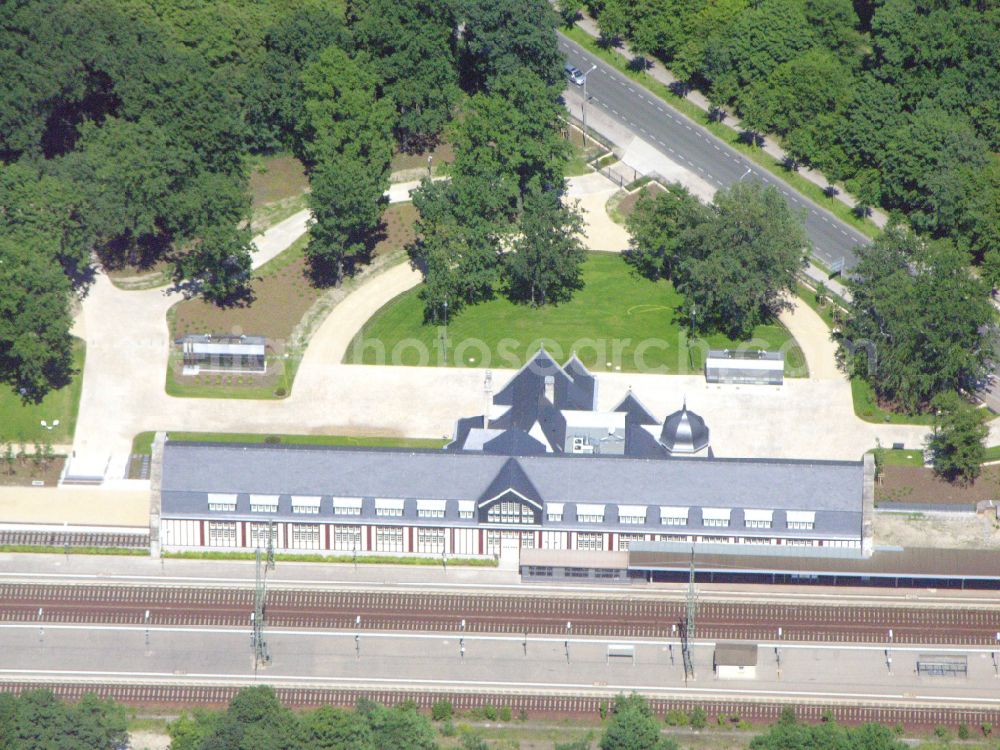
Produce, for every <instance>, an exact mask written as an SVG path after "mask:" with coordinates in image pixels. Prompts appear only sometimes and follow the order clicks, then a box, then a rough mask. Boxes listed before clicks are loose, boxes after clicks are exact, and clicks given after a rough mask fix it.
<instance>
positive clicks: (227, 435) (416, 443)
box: [132, 432, 448, 456]
mask: <svg viewBox="0 0 1000 750" xmlns="http://www.w3.org/2000/svg"><path fill="white" fill-rule="evenodd" d="M154 436H155V433H153V432H140V433H139V434H138V435H136V436H135V437H134V438H133V439H132V453H135V454H138V455H142V456H149V455H151V454H152V452H153V437H154ZM167 436H168V437H169V438H170V439H171V440H182V441H185V442H190V443H249V444H251V445H256V444H258V443H269V444H275V445H350V446H355V447H358V448H443V447H444V446H445V444H446V443H447V442H448V441H447V440H441V439H438V438H402V437H384V436H377V435H376V436H365V435H362V436H357V435H261V434H259V433H249V432H168V433H167Z"/></svg>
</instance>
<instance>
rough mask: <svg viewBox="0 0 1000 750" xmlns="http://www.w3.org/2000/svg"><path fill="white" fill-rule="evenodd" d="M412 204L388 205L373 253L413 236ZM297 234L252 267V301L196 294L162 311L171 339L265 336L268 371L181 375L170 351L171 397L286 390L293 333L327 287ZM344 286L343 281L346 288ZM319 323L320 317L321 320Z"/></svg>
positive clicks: (387, 251)
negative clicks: (315, 280) (312, 275)
mask: <svg viewBox="0 0 1000 750" xmlns="http://www.w3.org/2000/svg"><path fill="white" fill-rule="evenodd" d="M415 218H416V209H415V208H414V207H413V206H412V204H409V203H397V204H394V205H392V206H389V207H388V208H387V209H386V211H385V214H384V222H385V232H386V235H385V239H383V240H382V241H381V242H380V243H379V244H378V245H377V246H376V248H375V257H376V258H379V257H382V256H388V255H392V254H395V253H399V252H401V250H402V248H403V247H404V246H405V245H406V244H407V243H408V242H410V241H411V240H412V239H413V236H414V235H413V222H414V220H415ZM308 241H309V240H308V236H303V237H300V238H299V239H298V240H297V241H296V242H295V243H293V244H292V246H291V247H289V248H288V249H287V250H285V251H284V252H283V253H281V255H279V256H277V257H276V258H274V259H272V260H271V261H270V262H268V263H266V264H265V265H263V266H262V267H261V268H259V269H258V270H257V271H256V272H255V275H256V278H255V279H254V281H253V284H252V288H253V294H254V301H253V302H252V303H251V304H250V305H247V306H245V307H229V308H220V307H216V306H215V305H212V304H210V303H207V302H204V301H203V300H200V299H189V300H184V301H182V302H179V303H177V304H176V305H174V306H173V307H172V308H170V311H169V312H168V313H167V321H168V325H169V327H170V338H171V340H172V341H174V340H176V339H178V338H180V337H181V336H184V335H185V334H188V333H216V334H221V333H233V334H237V335H239V334H247V335H256V336H264V337H265V338H266V339H267V344H268V348H267V354H268V371H269V374H267V375H237V374H232V375H230V374H223V373H202V374H200V375H194V376H191V375H188V376H185V375H182V374H181V372H180V364H179V361H178V360H179V356H180V355H179V352H178V351H176V348H175V350H174V351H173V352H172V354H171V364H170V366H169V367H168V369H167V381H166V390H167V393H168V394H170V395H171V396H182V397H206V398H283V397H285V396H287V395H288V394H289V393H291V389H292V383H293V381H294V379H295V370H296V368H297V365H298V361H299V356H298V355H299V354H300V352H297V351H295V347H294V345H293V344H292V343H291V342H292V340H293V339H294V336H293V333H294V332H295V331H296V328H297V327H298V326H299V325H300V323H301V322H302V321H303V319H304V318H306V317H309V315H310V313H311V311H312V310H313V308H314V305H316V304H317V303H319V301H320V299H321V298H322V297H324V296H325V295H328V293H329V292H330V290H328V289H324V288H319V287H316V286H314V285H313V284H312V282H311V280H310V279H309V275H308V263H307V261H306V256H305V248H306V244H307V243H308ZM346 286H347V285H346V284H345V287H346ZM318 322H322V320H321V319H320V320H319V321H318ZM286 355H287V356H286Z"/></svg>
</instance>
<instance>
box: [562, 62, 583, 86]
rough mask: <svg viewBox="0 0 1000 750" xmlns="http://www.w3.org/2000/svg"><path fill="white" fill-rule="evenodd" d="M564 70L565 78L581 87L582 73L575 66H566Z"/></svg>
mask: <svg viewBox="0 0 1000 750" xmlns="http://www.w3.org/2000/svg"><path fill="white" fill-rule="evenodd" d="M564 70H565V71H566V77H567V78H568V79H569V80H570V81H571V82H572V83H575V84H576V85H577V86H582V85H583V73H582V72H581V70H580V69H579V68H578V67H576V66H575V65H568V64H567V65H566V67H565V68H564Z"/></svg>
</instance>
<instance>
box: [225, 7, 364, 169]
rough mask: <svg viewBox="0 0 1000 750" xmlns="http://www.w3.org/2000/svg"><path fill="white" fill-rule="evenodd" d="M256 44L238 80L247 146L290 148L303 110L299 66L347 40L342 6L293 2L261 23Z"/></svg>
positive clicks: (304, 66)
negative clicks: (259, 48) (256, 52)
mask: <svg viewBox="0 0 1000 750" xmlns="http://www.w3.org/2000/svg"><path fill="white" fill-rule="evenodd" d="M262 45H263V50H264V53H263V55H261V56H260V57H259V58H258V59H257V60H256V62H255V64H254V68H253V70H251V71H250V73H249V75H248V76H247V80H246V83H245V86H244V90H245V94H244V101H245V107H246V119H247V124H248V126H249V130H250V133H249V135H248V138H249V140H250V146H251V148H252V149H253V150H256V151H262V152H270V151H275V150H277V149H282V148H284V149H291V148H292V147H293V145H294V142H295V133H296V130H297V123H298V121H299V119H301V117H302V111H303V108H302V101H303V98H304V97H303V95H302V81H301V77H302V72H303V71H304V70H305V68H306V67H307V66H308V65H309V64H310V63H312V62H313V61H314V60H315V59H316V58H317V57H318V56H319V54H320V53H321V52H322V51H323V50H325V49H326V48H327V47H330V46H333V45H336V46H338V47H342V48H344V49H347V48H348V47H349V46H350V44H349V35H348V33H347V31H346V29H345V28H344V21H343V10H342V8H341V7H340V6H339V5H337V4H333V3H329V2H326V0H305V1H304V2H298V3H294V4H292V5H291V6H290V7H288V8H287V9H285V10H284V12H281V13H280V15H278V17H277V18H275V19H274V20H273V21H272V22H271V23H270V24H269V25H268V26H267V28H266V29H265V30H264V35H263V41H262Z"/></svg>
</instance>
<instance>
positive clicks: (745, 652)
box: [712, 643, 757, 680]
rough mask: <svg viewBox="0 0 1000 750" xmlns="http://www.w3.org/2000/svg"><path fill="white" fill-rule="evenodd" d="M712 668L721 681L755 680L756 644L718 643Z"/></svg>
mask: <svg viewBox="0 0 1000 750" xmlns="http://www.w3.org/2000/svg"><path fill="white" fill-rule="evenodd" d="M712 668H713V669H714V670H715V676H716V677H718V678H719V679H720V680H753V679H756V678H757V644H756V643H718V644H716V646H715V655H714V656H713V657H712Z"/></svg>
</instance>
